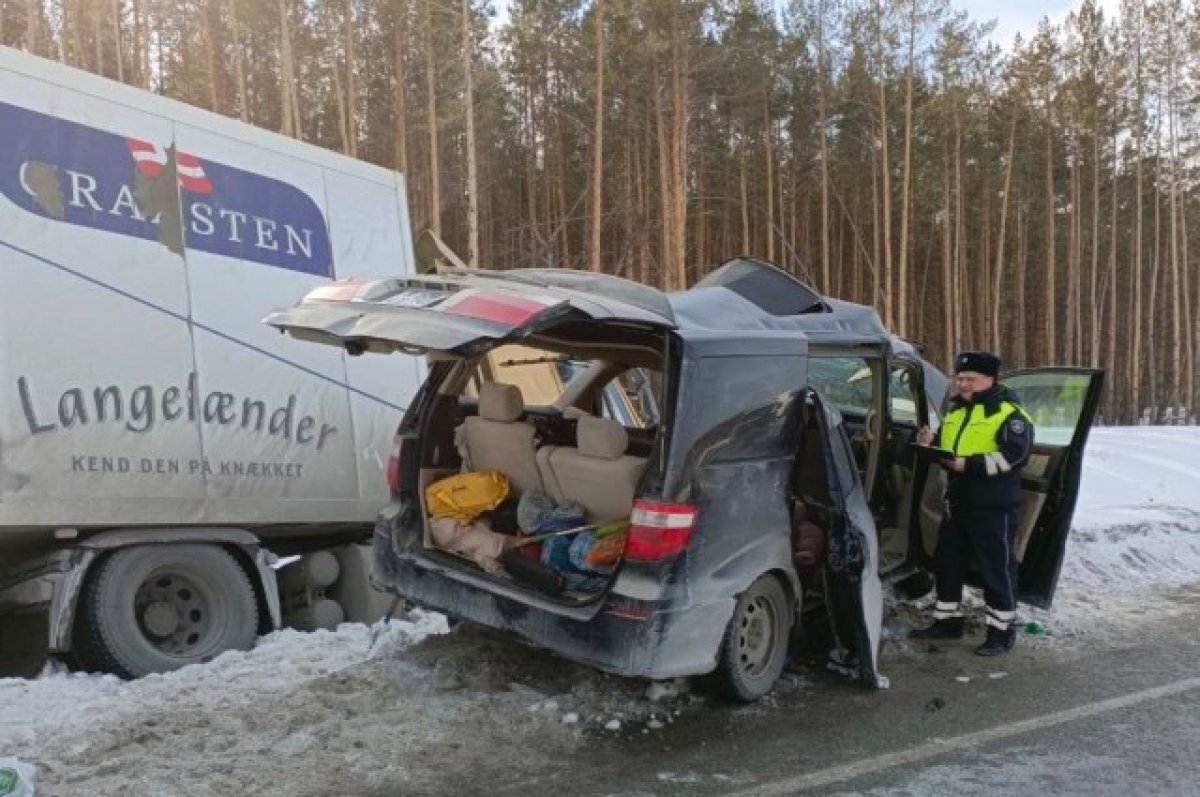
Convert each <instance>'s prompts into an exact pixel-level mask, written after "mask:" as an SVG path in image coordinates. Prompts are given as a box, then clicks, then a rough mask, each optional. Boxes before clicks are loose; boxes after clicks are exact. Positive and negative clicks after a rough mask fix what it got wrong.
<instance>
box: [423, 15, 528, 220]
mask: <svg viewBox="0 0 1200 797" xmlns="http://www.w3.org/2000/svg"><path fill="white" fill-rule="evenodd" d="M433 4H434V0H425V9H424V10H425V15H424V16H425V18H424V25H425V93H426V97H425V102H426V121H427V122H428V126H429V227H430V229H432V230H433V232H434V234H435V235H438V236H441V234H442V187H441V177H440V174H441V170H442V167H441V158H439V157H438V118H437V67H436V64H435V58H434V52H433ZM529 187H530V191H531V192H532V190H533V184H532V183H531V184H530V186H529Z"/></svg>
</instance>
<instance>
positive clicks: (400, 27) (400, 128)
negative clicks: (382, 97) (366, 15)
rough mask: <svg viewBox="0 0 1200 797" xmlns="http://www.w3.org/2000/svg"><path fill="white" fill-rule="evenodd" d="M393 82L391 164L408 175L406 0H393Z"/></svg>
mask: <svg viewBox="0 0 1200 797" xmlns="http://www.w3.org/2000/svg"><path fill="white" fill-rule="evenodd" d="M392 13H393V15H394V17H395V19H394V21H393V23H392V24H393V37H394V42H395V43H394V55H393V58H394V59H395V64H394V68H395V81H396V86H395V89H394V92H393V99H392V103H393V105H395V114H396V133H395V135H396V141H395V149H394V151H393V154H392V163H393V165H394V166H395V168H396V171H398V172H400V173H401V174H404V175H407V174H408V101H407V99H406V96H407V89H408V71H407V68H406V67H407V64H408V0H393V2H392Z"/></svg>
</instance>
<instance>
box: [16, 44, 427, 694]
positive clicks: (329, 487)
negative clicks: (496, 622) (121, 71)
mask: <svg viewBox="0 0 1200 797" xmlns="http://www.w3.org/2000/svg"><path fill="white" fill-rule="evenodd" d="M0 131H3V135H2V136H0V138H2V140H3V143H2V146H0V277H2V280H0V395H2V396H3V400H2V401H0V657H2V656H3V654H4V652H6V651H7V652H8V653H9V654H10V655H11V654H12V652H13V651H15V650H17V649H20V648H32V649H33V650H34V654H36V653H38V652H41V653H43V654H44V653H45V652H46V651H47V650H48V651H49V652H53V653H58V654H62V655H63V656H64V657H67V658H74V659H75V660H76V661H78V662H79V663H80V664H81V665H83V666H85V667H88V668H94V669H104V670H109V671H112V672H116V673H118V674H121V675H124V676H130V677H136V676H139V675H142V674H144V673H148V672H154V671H162V670H167V669H172V668H175V667H179V666H182V665H184V664H188V663H191V662H196V661H204V660H207V659H209V658H212V657H213V656H215V655H217V654H219V653H220V652H222V651H224V650H227V649H230V648H239V647H241V648H244V647H248V646H250V645H252V644H253V641H254V639H255V637H256V635H257V634H259V633H262V632H264V631H267V630H270V629H271V628H274V627H278V626H279V625H280V623H281V616H283V615H286V614H287V613H288V610H289V601H290V600H291V599H290V598H289V596H288V594H285V595H284V596H283V600H282V605H281V600H280V597H279V592H278V591H277V584H276V581H277V579H276V574H275V571H274V569H273V567H272V565H273V564H274V563H275V562H276V556H277V555H285V554H291V553H296V554H307V557H306V558H305V559H303V560H301V562H300V564H299V565H297V566H295V567H294V568H293V569H294V570H295V571H296V572H295V573H293V574H292V575H288V569H287V568H285V569H284V570H282V571H280V578H279V579H278V580H279V581H280V582H284V583H285V584H287V585H288V586H289V587H290V591H291V593H294V595H293V597H295V600H294V601H293V603H294V605H293V606H292V607H291V608H292V609H294V610H295V612H296V616H298V617H301V618H304V617H306V616H307V622H308V623H309V624H321V623H323V622H330V621H331V618H332V619H336V617H337V616H339V612H340V611H343V610H345V609H350V610H351V611H350V612H349V613H350V615H351V616H352V617H353V615H354V613H355V612H359V613H361V612H362V608H361V606H357V607H345V606H343V607H342V608H341V609H339V607H337V606H336V605H334V606H333V607H332V611H331V610H330V606H331V605H330V603H329V602H328V600H329V597H330V595H331V594H336V592H337V587H338V571H339V570H341V571H343V576H342V578H341V579H340V580H341V581H342V582H347V581H348V580H349V579H350V576H351V575H352V574H353V575H355V576H361V575H362V573H363V571H364V570H365V568H363V567H361V562H358V561H356V560H355V559H354V557H353V556H350V557H347V556H344V555H343V554H344V553H345V550H344V549H339V551H338V554H337V555H338V558H337V559H336V560H335V559H334V558H333V557H332V556H330V553H329V551H330V549H331V548H332V547H333V546H340V545H345V544H347V543H352V542H353V541H355V540H357V539H361V538H362V537H364V536H366V535H367V534H368V533H369V530H370V526H371V523H372V522H373V519H374V516H375V514H376V511H377V510H378V508H379V507H380V506H381V505H382V504H383V503H385V502H386V496H387V483H386V475H385V470H386V467H387V462H388V459H389V456H390V454H391V447H392V437H393V434H394V431H395V428H396V426H397V424H398V421H399V418H400V414H401V412H402V410H403V406H402V405H403V403H404V402H405V397H406V396H408V395H411V394H412V392H413V391H415V389H416V388H417V386H418V385H419V384H420V379H421V378H422V372H423V365H422V364H421V363H420V361H418V360H415V359H413V358H396V360H395V362H394V363H392V364H391V369H390V370H389V371H387V372H383V371H381V369H380V366H379V363H377V362H372V363H370V364H369V367H360V363H359V362H358V361H357V360H352V359H348V358H347V357H346V356H345V355H344V354H343V353H341V352H339V351H335V350H332V349H327V348H326V347H315V346H305V345H303V344H300V343H297V342H295V341H293V340H290V339H288V338H285V337H283V336H281V335H280V334H279V333H278V332H276V331H274V330H272V329H271V328H270V327H267V326H265V325H264V324H262V323H260V322H261V319H262V318H263V317H264V316H265V315H267V313H268V312H270V311H271V310H273V309H275V308H278V307H281V306H285V305H290V304H291V303H292V302H293V301H294V300H295V298H296V297H297V296H302V295H304V294H305V293H306V292H307V291H308V290H310V289H311V288H313V287H315V286H317V285H319V284H322V283H325V282H327V281H329V280H331V279H334V278H337V277H338V276H339V274H341V273H342V272H347V273H353V274H354V275H355V276H363V275H368V276H369V275H384V274H386V275H389V276H394V275H397V274H405V273H411V272H412V270H413V254H412V252H413V242H412V234H411V229H410V226H409V216H408V207H407V201H406V198H405V187H404V180H403V177H402V176H401V175H399V174H396V173H394V172H390V171H387V170H385V169H381V168H378V167H374V166H371V165H368V164H365V163H362V162H360V161H357V160H353V159H351V158H347V157H343V156H340V155H336V154H334V153H331V152H328V151H325V150H322V149H320V148H317V147H314V146H310V145H306V144H303V143H301V142H298V141H295V140H293V139H290V138H287V137H284V136H280V135H276V134H273V133H269V132H266V131H264V130H261V129H257V128H254V127H251V126H249V125H246V124H242V123H240V122H237V121H233V120H230V119H226V118H224V117H221V116H219V115H216V114H212V113H208V112H206V111H202V110H199V109H196V108H193V107H189V106H186V105H184V104H181V103H178V102H175V101H173V100H169V99H166V98H163V97H160V96H157V95H154V94H151V93H148V92H145V91H141V90H138V89H136V88H132V87H129V86H124V85H121V84H118V83H115V82H112V81H109V80H106V79H103V78H100V77H96V76H94V75H90V74H87V73H84V72H80V71H78V70H75V69H71V68H68V67H64V66H62V65H60V64H56V63H53V62H50V61H46V60H43V59H40V58H35V57H32V56H29V55H26V54H23V53H19V52H17V51H14V50H11V49H7V48H3V47H0ZM318 551H323V553H317V554H314V553H313V552H318ZM339 565H340V567H339ZM360 583H365V580H361V581H360ZM347 594H349V587H348V586H347ZM322 599H323V600H322ZM347 600H349V599H347ZM351 602H352V601H351ZM360 603H361V601H360ZM318 604H319V605H318ZM314 612H315V613H317V614H320V615H322V616H321V617H318V618H314V617H313V614H314ZM306 613H307V615H306ZM356 619H358V618H356ZM35 658H36V655H35ZM22 661H26V662H28V661H30V659H29V658H28V657H26V658H25V659H22ZM25 666H26V667H27V668H28V666H29V665H28V664H26V665H25ZM0 674H3V673H0Z"/></svg>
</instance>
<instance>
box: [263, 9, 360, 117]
mask: <svg viewBox="0 0 1200 797" xmlns="http://www.w3.org/2000/svg"><path fill="white" fill-rule="evenodd" d="M293 69H294V67H293V65H292V34H291V25H290V24H289V23H288V15H287V5H286V3H285V2H284V0H279V99H280V102H279V107H280V113H281V114H282V117H283V118H282V119H280V126H279V129H280V132H282V133H283V134H284V135H285V136H294V135H296V129H295V120H296V114H295V113H293V112H292V75H293ZM336 78H337V73H336V72H335V73H334V79H335V85H336ZM339 88H340V87H339ZM338 95H339V101H338V105H339V108H340V106H341V97H340V95H341V92H340V91H338ZM343 141H344V132H343Z"/></svg>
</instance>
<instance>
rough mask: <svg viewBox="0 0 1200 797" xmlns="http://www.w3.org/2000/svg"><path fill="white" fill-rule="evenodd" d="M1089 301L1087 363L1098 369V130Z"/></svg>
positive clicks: (1096, 133) (1096, 136)
mask: <svg viewBox="0 0 1200 797" xmlns="http://www.w3.org/2000/svg"><path fill="white" fill-rule="evenodd" d="M1089 270H1090V279H1089V280H1088V284H1089V285H1090V287H1091V289H1090V296H1089V299H1090V301H1089V302H1088V308H1089V312H1090V313H1091V315H1090V316H1089V321H1090V327H1089V329H1088V336H1087V339H1088V363H1090V364H1091V366H1092V367H1093V368H1099V367H1100V295H1099V289H1098V283H1099V282H1100V130H1099V128H1098V127H1097V128H1096V129H1094V130H1093V131H1092V245H1091V267H1090V269H1089Z"/></svg>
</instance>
